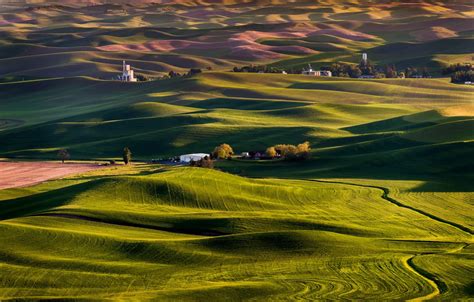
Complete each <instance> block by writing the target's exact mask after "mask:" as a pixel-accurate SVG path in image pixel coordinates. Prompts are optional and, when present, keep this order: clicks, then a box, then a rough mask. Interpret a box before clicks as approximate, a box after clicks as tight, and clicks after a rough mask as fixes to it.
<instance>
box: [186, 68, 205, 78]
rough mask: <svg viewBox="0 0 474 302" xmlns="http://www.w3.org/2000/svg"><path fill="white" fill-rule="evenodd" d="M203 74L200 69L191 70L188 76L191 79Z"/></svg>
mask: <svg viewBox="0 0 474 302" xmlns="http://www.w3.org/2000/svg"><path fill="white" fill-rule="evenodd" d="M198 73H202V70H201V69H199V68H191V69H190V70H189V72H188V76H189V77H191V76H193V75H195V74H198Z"/></svg>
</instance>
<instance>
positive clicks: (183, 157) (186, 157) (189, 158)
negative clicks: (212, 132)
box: [179, 153, 210, 163]
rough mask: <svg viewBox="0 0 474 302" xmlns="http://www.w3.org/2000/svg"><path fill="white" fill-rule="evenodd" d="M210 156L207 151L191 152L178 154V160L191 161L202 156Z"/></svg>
mask: <svg viewBox="0 0 474 302" xmlns="http://www.w3.org/2000/svg"><path fill="white" fill-rule="evenodd" d="M206 156H207V157H210V155H209V154H208V153H192V154H184V155H180V156H179V161H180V162H183V163H189V162H191V161H198V160H201V159H203V158H204V157H206Z"/></svg>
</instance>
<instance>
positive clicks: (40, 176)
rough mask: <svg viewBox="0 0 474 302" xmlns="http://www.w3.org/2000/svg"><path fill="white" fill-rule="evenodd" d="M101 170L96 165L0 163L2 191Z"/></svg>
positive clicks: (0, 185) (0, 187) (0, 186)
mask: <svg viewBox="0 0 474 302" xmlns="http://www.w3.org/2000/svg"><path fill="white" fill-rule="evenodd" d="M100 168H101V167H100V166H98V165H95V164H73V163H66V164H61V163H54V162H0V190H1V189H7V188H16V187H26V186H31V185H34V184H38V183H41V182H43V181H46V180H49V179H55V178H61V177H64V176H67V175H71V174H77V173H84V172H88V171H91V170H95V169H100Z"/></svg>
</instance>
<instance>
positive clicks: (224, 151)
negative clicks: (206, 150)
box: [212, 144, 234, 158]
mask: <svg viewBox="0 0 474 302" xmlns="http://www.w3.org/2000/svg"><path fill="white" fill-rule="evenodd" d="M233 154H234V150H232V147H231V146H230V145H228V144H221V145H220V146H217V147H216V148H214V151H213V152H212V156H213V157H214V158H228V157H231V156H232V155H233Z"/></svg>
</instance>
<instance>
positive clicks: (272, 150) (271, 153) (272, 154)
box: [265, 147, 277, 158]
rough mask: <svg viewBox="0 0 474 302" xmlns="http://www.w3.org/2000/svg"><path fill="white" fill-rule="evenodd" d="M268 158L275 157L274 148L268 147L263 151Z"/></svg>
mask: <svg viewBox="0 0 474 302" xmlns="http://www.w3.org/2000/svg"><path fill="white" fill-rule="evenodd" d="M265 153H266V154H267V156H268V157H270V158H274V157H275V156H276V155H277V151H276V149H275V147H268V148H267V150H266V151H265Z"/></svg>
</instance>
